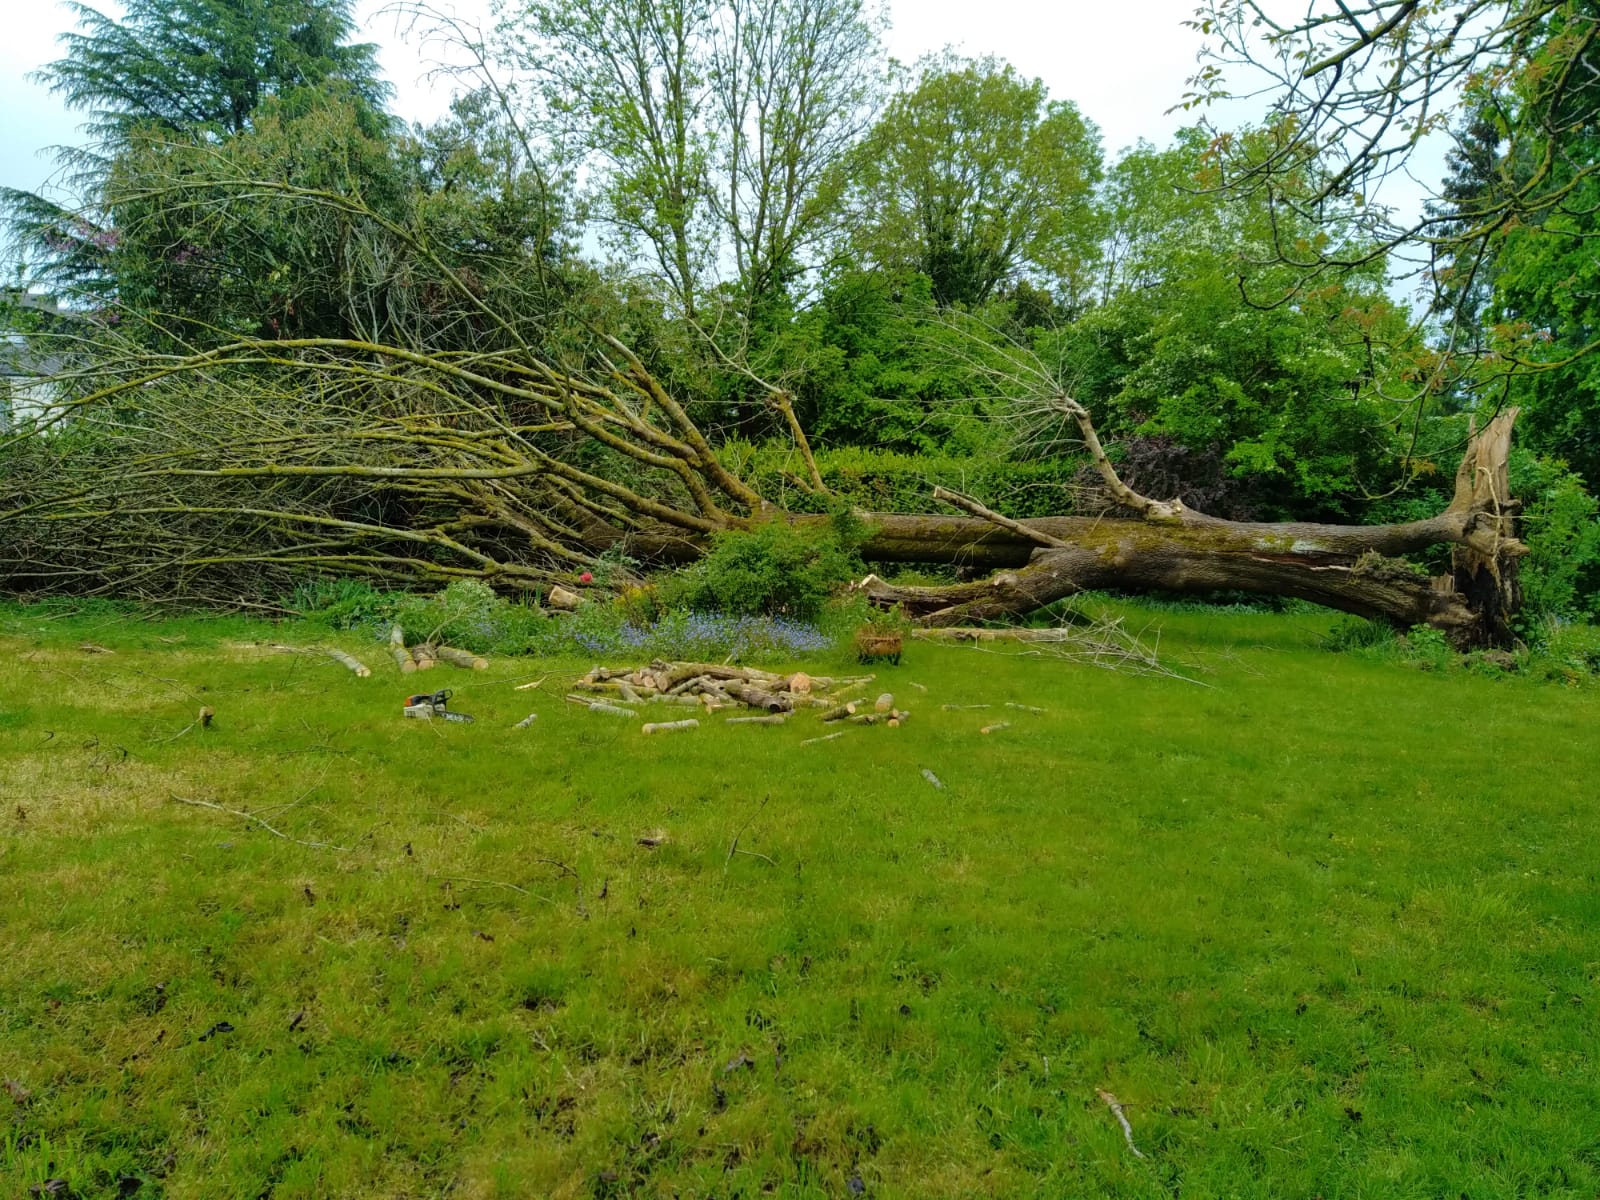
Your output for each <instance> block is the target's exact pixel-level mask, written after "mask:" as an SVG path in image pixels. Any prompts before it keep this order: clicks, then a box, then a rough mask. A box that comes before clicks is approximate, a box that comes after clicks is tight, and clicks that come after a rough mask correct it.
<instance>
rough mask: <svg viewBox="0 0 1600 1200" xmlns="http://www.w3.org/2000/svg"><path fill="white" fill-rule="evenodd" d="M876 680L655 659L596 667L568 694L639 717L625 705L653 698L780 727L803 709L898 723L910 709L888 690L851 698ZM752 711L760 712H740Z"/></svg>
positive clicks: (827, 716)
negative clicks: (645, 663)
mask: <svg viewBox="0 0 1600 1200" xmlns="http://www.w3.org/2000/svg"><path fill="white" fill-rule="evenodd" d="M875 678H876V676H873V675H858V676H841V677H838V678H833V677H830V676H825V675H808V674H806V673H805V672H804V671H794V672H791V673H789V674H775V673H773V672H771V671H762V670H759V669H757V668H755V667H734V666H726V665H723V664H720V663H695V662H665V661H662V660H660V659H657V660H656V661H654V662H652V663H650V664H649V666H645V667H625V668H621V669H618V668H614V667H599V666H597V667H593V668H591V669H590V671H589V672H588V674H586V675H584V676H583V678H581V679H579V680H578V681H577V683H575V684H573V694H571V695H569V696H568V697H567V699H568V700H569V701H570V702H572V703H574V704H582V705H585V706H587V707H588V708H590V709H591V710H592V711H595V712H611V713H615V714H617V715H624V714H625V715H628V716H634V715H637V714H636V713H635V712H634V710H633V708H631V707H628V706H637V705H642V704H647V703H658V704H673V705H679V706H682V707H685V708H693V709H697V710H700V711H701V712H704V713H715V712H719V711H721V710H724V709H734V710H738V711H739V713H740V714H741V715H737V716H733V717H729V718H727V720H728V721H730V722H732V723H739V724H763V725H780V724H782V723H783V722H784V721H785V720H787V718H788V717H789V715H790V714H791V713H795V712H799V711H802V710H812V711H815V712H816V713H817V715H818V717H819V718H820V719H822V720H824V721H851V722H853V723H855V724H862V725H876V724H888V725H898V724H900V723H901V722H902V721H904V720H905V719H906V718H907V717H909V716H910V715H911V714H910V713H906V712H901V711H900V710H899V709H897V708H895V706H894V697H893V696H891V695H888V694H887V693H885V694H884V695H882V696H879V697H878V698H877V700H876V701H871V700H866V699H849V698H848V697H849V696H850V694H851V693H852V692H855V691H857V690H859V689H861V688H864V687H866V686H867V685H868V684H869V683H871V682H872V681H873V680H874V679H875ZM750 710H755V712H756V713H759V714H760V715H744V714H748V713H749V712H750Z"/></svg>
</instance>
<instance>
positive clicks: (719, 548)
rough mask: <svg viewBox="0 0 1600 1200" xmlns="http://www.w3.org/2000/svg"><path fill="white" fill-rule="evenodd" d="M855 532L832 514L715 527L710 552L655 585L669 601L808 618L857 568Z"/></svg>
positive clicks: (725, 610) (710, 608)
mask: <svg viewBox="0 0 1600 1200" xmlns="http://www.w3.org/2000/svg"><path fill="white" fill-rule="evenodd" d="M859 538H860V533H859V530H858V529H857V528H855V527H854V526H853V522H852V520H851V519H850V518H848V517H844V516H840V517H836V518H835V519H834V521H833V522H831V523H830V524H829V525H828V526H826V527H824V528H822V529H820V530H819V529H815V528H802V527H799V526H795V525H791V524H789V523H788V522H786V521H768V522H766V523H765V524H762V525H760V526H757V527H756V528H755V529H752V530H750V531H749V532H732V533H723V534H719V535H717V537H716V539H715V541H714V542H713V544H712V548H711V553H709V554H708V555H706V557H705V558H703V559H701V560H700V561H699V562H698V563H696V564H695V565H694V566H692V567H688V568H686V569H685V570H682V571H680V572H678V573H677V574H676V575H674V576H672V577H671V578H670V579H669V580H668V581H667V582H666V583H664V584H662V586H661V588H660V592H661V599H662V601H663V602H664V603H665V604H667V605H668V606H669V607H673V608H676V607H687V608H691V609H695V610H698V611H702V612H721V613H728V614H731V615H733V616H755V615H765V616H773V617H791V618H801V619H806V618H812V617H815V616H817V615H818V614H820V613H821V612H822V610H823V608H824V607H825V606H826V605H827V603H828V600H829V599H830V598H831V596H832V595H833V593H834V591H835V590H836V589H837V588H838V587H839V586H840V585H841V584H843V583H845V582H846V581H847V580H849V579H851V578H853V577H854V576H856V575H857V574H859V573H860V571H861V570H862V566H861V562H860V559H858V558H857V557H856V554H855V549H854V547H855V545H856V544H857V543H858V541H859Z"/></svg>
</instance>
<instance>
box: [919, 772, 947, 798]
mask: <svg viewBox="0 0 1600 1200" xmlns="http://www.w3.org/2000/svg"><path fill="white" fill-rule="evenodd" d="M922 777H923V778H924V779H926V780H927V781H928V782H929V783H931V784H933V786H934V787H936V788H938V789H939V790H940V791H941V792H942V791H944V780H942V779H940V778H939V777H938V776H937V775H935V774H934V773H933V772H932V771H930V770H928V768H927V767H923V768H922Z"/></svg>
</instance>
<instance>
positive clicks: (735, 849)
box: [722, 793, 778, 875]
mask: <svg viewBox="0 0 1600 1200" xmlns="http://www.w3.org/2000/svg"><path fill="white" fill-rule="evenodd" d="M771 799H772V795H771V793H768V794H767V795H765V796H763V797H761V803H760V804H758V805H756V810H755V812H753V813H751V814H750V815H749V816H748V817H746V818H745V821H744V824H743V825H741V826H739V832H738V833H736V834H734V835H733V841H731V842H729V843H728V857H727V858H726V859H724V860H723V862H722V873H723V874H724V875H726V874H727V873H728V864H729V863H731V862H732V861H733V856H734V855H735V854H748V855H749V856H750V857H751V858H759V859H762V860H763V861H765V862H768V863H772V865H773V866H777V865H778V864H777V863H775V862H772V860H771V859H770V858H767V856H766V855H765V854H757V853H756V852H755V851H754V850H741V849H739V839H740V838H742V837H743V836H744V831H745V830H746V829H749V828H750V823H751V822H752V821H754V820H755V819H756V818H757V817H759V816H760V815H761V810H762V809H764V808H766V807H767V803H768V802H769V801H770V800H771Z"/></svg>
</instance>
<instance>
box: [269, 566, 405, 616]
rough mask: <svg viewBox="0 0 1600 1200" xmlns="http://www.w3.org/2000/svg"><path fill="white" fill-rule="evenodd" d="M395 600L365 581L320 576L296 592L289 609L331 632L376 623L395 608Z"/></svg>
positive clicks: (290, 601) (306, 582) (303, 583)
mask: <svg viewBox="0 0 1600 1200" xmlns="http://www.w3.org/2000/svg"><path fill="white" fill-rule="evenodd" d="M394 603H395V597H394V596H393V595H391V594H388V593H385V592H380V591H378V589H377V588H375V587H373V586H372V585H371V584H370V583H368V582H367V581H366V580H364V579H339V578H332V577H329V576H317V577H316V578H314V579H307V580H305V581H303V582H302V583H301V584H300V585H299V586H298V587H296V588H295V589H294V595H293V596H292V597H291V598H290V600H289V607H290V608H291V609H292V610H294V611H295V612H297V613H299V614H300V615H301V616H302V617H304V618H306V619H307V620H309V621H315V622H316V623H317V624H319V625H327V626H329V627H330V628H332V629H357V628H359V627H361V626H363V625H369V624H373V623H375V622H377V621H379V620H381V619H382V618H384V617H385V616H387V615H388V614H389V613H390V612H392V611H393V609H394Z"/></svg>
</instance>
